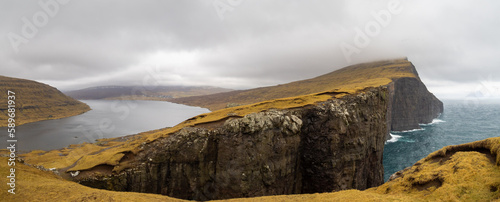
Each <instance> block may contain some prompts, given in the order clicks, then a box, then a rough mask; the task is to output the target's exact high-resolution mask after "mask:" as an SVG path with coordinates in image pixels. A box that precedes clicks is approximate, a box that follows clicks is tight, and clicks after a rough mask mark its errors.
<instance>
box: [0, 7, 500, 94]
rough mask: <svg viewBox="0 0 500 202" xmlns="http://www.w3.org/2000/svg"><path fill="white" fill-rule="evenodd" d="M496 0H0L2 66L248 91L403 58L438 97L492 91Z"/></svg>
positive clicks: (498, 59) (44, 74)
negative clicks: (348, 67)
mask: <svg viewBox="0 0 500 202" xmlns="http://www.w3.org/2000/svg"><path fill="white" fill-rule="evenodd" d="M499 10H500V1H494V0H480V1H471V0H470V1H464V0H453V1H452V0H442V1H431V0H419V1H399V0H386V1H382V0H345V1H326V0H323V1H320V0H308V1H297V0H189V1H188V0H178V1H168V0H141V1H139V0H136V1H120V0H107V1H98V0H85V1H83V0H82V1H77V0H38V1H14V0H6V1H1V2H0V25H1V26H0V37H1V40H0V46H1V47H2V48H1V49H0V75H4V76H10V77H17V78H25V79H32V80H36V81H39V82H43V83H46V84H49V85H52V86H54V87H56V88H58V89H60V90H62V91H68V90H76V89H81V88H86V87H93V86H102V85H209V86H218V87H224V88H232V89H248V88H255V87H262V86H269V85H277V84H282V83H288V82H291V81H296V80H302V79H308V78H312V77H315V76H319V75H322V74H325V73H329V72H332V71H334V70H336V69H339V68H342V67H345V66H348V65H352V64H356V63H361V62H369V61H375V60H383V59H393V58H400V57H408V59H409V60H410V61H411V62H412V63H413V64H414V65H415V66H416V68H417V70H418V72H419V74H420V77H421V79H422V81H423V82H424V83H425V84H426V85H427V87H428V89H429V90H430V91H431V92H433V93H434V94H436V96H438V98H441V99H484V98H500V68H499V67H500V65H499V64H500V38H499V36H500V12H498V11H499Z"/></svg>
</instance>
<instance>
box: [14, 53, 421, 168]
mask: <svg viewBox="0 0 500 202" xmlns="http://www.w3.org/2000/svg"><path fill="white" fill-rule="evenodd" d="M402 77H417V78H418V75H417V74H416V70H415V68H414V66H413V65H412V64H411V62H409V61H408V60H406V59H398V60H387V61H379V62H373V63H363V64H359V65H352V66H349V67H346V68H343V69H340V70H337V71H334V72H332V73H329V74H325V75H323V76H319V77H316V78H313V79H308V80H303V81H297V82H292V83H289V84H284V85H278V86H274V87H266V88H257V89H253V90H247V91H239V92H236V93H234V92H229V93H220V94H216V95H208V96H200V97H196V98H195V99H190V100H194V101H200V102H202V101H206V102H207V104H206V105H210V106H219V107H220V106H222V105H224V106H225V105H226V102H227V101H228V100H229V101H230V102H233V101H238V102H239V103H243V102H245V103H247V102H253V101H257V102H256V103H253V104H248V105H242V106H236V107H231V108H223V109H220V110H217V111H214V112H210V113H206V114H201V115H198V116H196V117H193V118H191V119H188V120H186V121H184V122H182V123H180V124H178V125H176V126H174V127H172V128H166V129H160V130H156V131H150V132H145V133H141V134H138V135H134V136H128V137H120V138H112V139H102V140H99V141H98V142H97V143H95V144H81V145H71V146H70V147H68V148H64V149H61V150H52V151H48V152H45V151H33V152H31V153H28V154H23V155H22V157H23V158H24V159H25V160H26V162H27V163H29V164H35V165H41V166H44V167H45V168H57V169H63V170H67V171H68V172H69V171H81V170H88V169H92V168H94V167H96V166H98V165H109V166H113V167H114V169H113V171H115V172H119V171H121V170H123V169H125V168H127V167H128V166H129V165H127V164H124V163H120V160H121V159H122V158H123V157H124V156H125V155H126V154H131V155H135V154H137V153H138V152H140V150H141V149H140V148H141V146H142V145H143V144H145V143H150V142H153V141H155V140H156V139H158V138H161V137H166V136H168V135H170V134H172V133H175V132H177V131H179V130H180V129H182V128H184V127H192V126H199V127H210V125H211V124H214V123H221V122H223V121H225V120H226V119H228V118H238V117H243V116H245V115H247V114H251V113H256V112H261V111H265V110H268V109H289V108H296V107H302V106H306V105H311V104H314V103H317V102H322V101H326V100H328V99H332V98H333V99H335V98H341V97H343V96H345V95H348V94H356V93H358V92H361V91H363V90H364V89H366V88H370V87H378V86H383V85H387V84H389V83H391V82H392V81H393V80H394V79H397V78H402ZM214 97H215V98H214ZM276 97H280V98H276ZM281 97H282V98H281ZM209 98H210V99H209ZM212 98H214V99H212ZM269 98H273V99H269ZM260 100H264V101H260ZM184 104H188V103H184ZM219 107H216V108H219Z"/></svg>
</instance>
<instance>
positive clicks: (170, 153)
mask: <svg viewBox="0 0 500 202" xmlns="http://www.w3.org/2000/svg"><path fill="white" fill-rule="evenodd" d="M387 96H388V93H387V89H386V88H385V87H379V88H373V89H370V90H367V91H366V92H364V93H360V94H358V95H348V96H344V97H343V98H341V99H334V100H329V101H326V102H321V103H317V104H315V105H309V106H305V107H301V108H296V109H288V110H268V111H264V112H260V113H254V114H249V115H246V116H245V117H242V118H231V119H228V120H226V121H225V122H223V123H222V122H221V123H211V124H207V125H201V126H197V127H189V128H184V129H182V130H181V131H179V132H176V133H174V134H172V135H170V136H168V137H165V138H161V139H159V140H157V141H155V142H153V143H151V144H147V145H145V146H144V148H142V149H143V152H141V153H140V154H139V155H138V156H136V157H135V159H136V161H135V162H136V163H135V165H134V166H133V167H134V168H132V169H128V170H126V171H124V172H121V173H120V174H115V175H111V176H102V175H94V176H92V177H87V178H82V179H80V183H82V184H85V185H88V186H94V187H98V188H106V189H112V190H119V191H135V192H147V193H159V194H164V195H168V196H173V197H177V198H183V199H196V200H207V199H225V198H236V197H252V196H263V195H276V194H299V193H315V192H329V191H333V190H342V189H366V188H369V187H372V186H377V185H380V184H382V183H383V166H382V153H383V147H384V141H385V135H386V131H387V128H386V110H387Z"/></svg>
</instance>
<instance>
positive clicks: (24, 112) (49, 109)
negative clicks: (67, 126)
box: [0, 76, 90, 127]
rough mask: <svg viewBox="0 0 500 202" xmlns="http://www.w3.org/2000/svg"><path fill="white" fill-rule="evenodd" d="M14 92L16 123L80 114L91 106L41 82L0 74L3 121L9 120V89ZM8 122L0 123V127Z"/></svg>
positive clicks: (0, 112)
mask: <svg viewBox="0 0 500 202" xmlns="http://www.w3.org/2000/svg"><path fill="white" fill-rule="evenodd" d="M9 90H10V91H13V92H14V93H15V108H16V112H15V113H16V117H15V121H16V125H21V124H25V123H30V122H35V121H42V120H48V119H59V118H64V117H69V116H74V115H78V114H81V113H84V112H86V111H88V110H90V107H89V106H88V105H87V104H85V103H82V102H80V101H78V100H75V99H73V98H71V97H68V96H66V95H64V94H63V93H62V92H61V91H59V90H57V89H56V88H54V87H52V86H49V85H47V84H43V83H40V82H36V81H32V80H27V79H19V78H11V77H6V76H0V92H1V93H0V100H1V102H0V120H7V119H8V116H7V112H8V111H7V110H8V106H7V91H9ZM6 125H7V121H2V122H0V127H2V126H6Z"/></svg>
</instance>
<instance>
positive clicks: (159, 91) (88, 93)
mask: <svg viewBox="0 0 500 202" xmlns="http://www.w3.org/2000/svg"><path fill="white" fill-rule="evenodd" d="M228 91H231V90H230V89H225V88H218V87H211V86H98V87H92V88H85V89H81V90H74V91H68V92H65V93H66V95H68V96H70V97H72V98H75V99H79V100H98V99H107V100H118V99H121V100H167V99H168V98H181V97H189V96H200V95H209V94H214V93H222V92H228Z"/></svg>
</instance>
